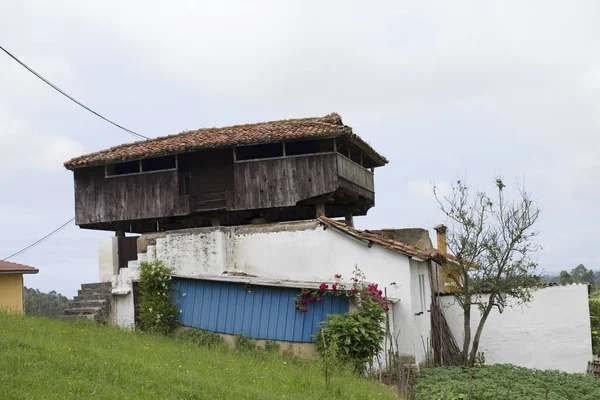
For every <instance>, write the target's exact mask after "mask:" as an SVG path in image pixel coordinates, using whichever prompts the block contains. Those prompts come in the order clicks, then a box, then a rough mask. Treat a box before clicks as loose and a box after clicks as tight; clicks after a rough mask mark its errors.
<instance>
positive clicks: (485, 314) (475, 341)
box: [469, 305, 492, 365]
mask: <svg viewBox="0 0 600 400" xmlns="http://www.w3.org/2000/svg"><path fill="white" fill-rule="evenodd" d="M490 311H492V307H491V306H489V305H488V306H487V307H486V308H485V310H484V311H483V315H482V316H481V320H479V325H477V330H476V331H475V337H473V346H472V347H471V354H470V355H469V365H473V364H474V363H475V357H477V350H478V349H479V339H480V338H481V332H483V326H484V325H485V321H487V318H488V316H489V315H490Z"/></svg>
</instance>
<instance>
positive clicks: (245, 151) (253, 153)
mask: <svg viewBox="0 0 600 400" xmlns="http://www.w3.org/2000/svg"><path fill="white" fill-rule="evenodd" d="M274 157H283V144H282V143H266V144H255V145H251V146H238V147H236V148H235V159H236V160H237V161H247V160H257V159H261V158H274Z"/></svg>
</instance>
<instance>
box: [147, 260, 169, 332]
mask: <svg viewBox="0 0 600 400" xmlns="http://www.w3.org/2000/svg"><path fill="white" fill-rule="evenodd" d="M172 272H173V269H172V268H169V267H167V266H166V265H165V264H164V263H163V262H162V261H158V260H155V261H152V262H146V261H144V262H142V263H141V264H140V304H139V305H138V311H139V318H140V322H141V327H140V328H141V329H142V330H143V331H146V332H151V333H158V334H161V335H166V334H167V333H169V332H170V331H171V330H172V329H173V328H174V327H175V325H176V323H177V308H176V307H175V304H173V300H172V299H171V274H172Z"/></svg>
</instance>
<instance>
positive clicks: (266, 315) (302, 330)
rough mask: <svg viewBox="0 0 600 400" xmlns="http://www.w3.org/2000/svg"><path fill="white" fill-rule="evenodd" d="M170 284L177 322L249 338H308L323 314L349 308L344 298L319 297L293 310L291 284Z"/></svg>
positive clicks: (194, 281)
mask: <svg viewBox="0 0 600 400" xmlns="http://www.w3.org/2000/svg"><path fill="white" fill-rule="evenodd" d="M173 284H174V290H173V298H174V300H175V303H176V304H177V308H178V309H179V310H181V313H180V314H179V321H180V322H181V324H182V325H184V326H191V327H194V328H200V329H206V330H209V331H213V332H220V333H227V334H230V335H236V334H238V333H243V334H244V335H246V336H248V337H250V338H253V339H271V340H285V341H290V342H314V339H313V337H312V335H313V334H314V333H316V332H317V331H318V323H319V322H321V321H323V320H325V319H326V318H327V314H335V313H346V312H348V309H349V305H348V299H346V298H345V297H343V296H324V297H323V301H320V302H317V303H312V304H311V305H310V307H309V308H308V312H306V313H303V312H300V311H297V310H296V309H295V303H294V298H295V297H296V295H297V294H298V293H299V291H300V290H299V289H293V288H282V287H271V286H257V285H253V286H251V287H250V288H246V287H245V286H244V284H242V283H231V282H215V281H203V280H197V279H180V278H177V279H173ZM248 289H250V290H248Z"/></svg>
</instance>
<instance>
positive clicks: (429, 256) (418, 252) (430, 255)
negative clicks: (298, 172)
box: [319, 217, 449, 263]
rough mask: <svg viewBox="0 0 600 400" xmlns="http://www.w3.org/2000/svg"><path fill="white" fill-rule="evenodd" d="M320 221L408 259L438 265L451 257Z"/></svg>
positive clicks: (341, 223)
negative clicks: (428, 261) (416, 259)
mask: <svg viewBox="0 0 600 400" xmlns="http://www.w3.org/2000/svg"><path fill="white" fill-rule="evenodd" d="M319 220H320V221H321V222H322V223H324V224H326V225H328V226H331V227H332V228H335V229H338V230H340V231H342V232H343V233H346V234H347V235H349V236H352V237H354V238H356V239H358V240H362V241H365V242H370V243H377V244H379V245H381V246H383V247H385V248H386V249H389V250H393V251H396V252H398V253H401V254H404V255H405V256H408V257H416V258H419V259H422V260H424V261H426V260H434V261H436V262H438V263H440V262H443V261H444V260H445V259H446V258H448V257H449V255H448V254H445V253H442V252H439V251H437V250H429V249H420V248H417V247H415V246H411V245H408V244H404V243H401V242H398V241H395V240H393V239H389V238H387V237H386V236H383V235H381V234H379V233H374V232H371V231H368V230H365V231H361V230H358V229H355V228H352V227H350V226H348V225H346V224H345V223H343V222H340V221H336V220H334V219H331V218H327V217H319Z"/></svg>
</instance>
